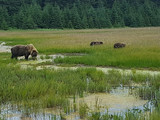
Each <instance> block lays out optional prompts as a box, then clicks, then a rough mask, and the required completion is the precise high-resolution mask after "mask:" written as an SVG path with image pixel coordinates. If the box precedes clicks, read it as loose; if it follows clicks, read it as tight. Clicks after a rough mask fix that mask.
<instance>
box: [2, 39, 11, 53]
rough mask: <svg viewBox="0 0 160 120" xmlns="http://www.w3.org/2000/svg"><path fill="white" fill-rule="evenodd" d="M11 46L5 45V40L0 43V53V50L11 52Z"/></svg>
mask: <svg viewBox="0 0 160 120" xmlns="http://www.w3.org/2000/svg"><path fill="white" fill-rule="evenodd" d="M10 49H11V46H7V45H6V43H5V42H2V43H1V44H0V53H1V52H11V50H10Z"/></svg>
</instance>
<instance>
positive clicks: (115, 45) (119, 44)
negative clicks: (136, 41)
mask: <svg viewBox="0 0 160 120" xmlns="http://www.w3.org/2000/svg"><path fill="white" fill-rule="evenodd" d="M125 46H126V44H124V43H115V44H114V48H123V47H125Z"/></svg>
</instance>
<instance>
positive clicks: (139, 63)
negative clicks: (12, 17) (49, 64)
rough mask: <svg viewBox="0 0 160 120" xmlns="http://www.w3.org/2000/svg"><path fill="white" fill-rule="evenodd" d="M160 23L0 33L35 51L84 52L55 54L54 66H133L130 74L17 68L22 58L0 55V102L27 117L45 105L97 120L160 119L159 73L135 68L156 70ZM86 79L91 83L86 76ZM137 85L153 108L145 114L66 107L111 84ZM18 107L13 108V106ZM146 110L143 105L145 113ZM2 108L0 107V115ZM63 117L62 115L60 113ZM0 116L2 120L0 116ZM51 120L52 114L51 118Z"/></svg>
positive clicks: (106, 90) (104, 90)
mask: <svg viewBox="0 0 160 120" xmlns="http://www.w3.org/2000/svg"><path fill="white" fill-rule="evenodd" d="M159 33H160V27H153V28H122V29H93V30H24V31H23V30H13V31H0V43H1V42H6V43H7V45H11V46H12V45H17V44H29V43H32V44H34V46H35V47H36V48H37V49H38V51H39V54H46V55H50V54H55V53H84V54H85V55H84V56H72V57H71V56H69V57H65V58H57V59H56V60H55V61H56V64H59V63H61V64H62V65H65V64H66V65H68V64H71V65H76V64H78V65H79V64H83V65H87V66H88V65H89V66H103V67H118V68H131V69H133V68H134V70H133V74H132V75H127V74H121V73H120V72H118V71H115V70H112V71H110V72H109V73H108V74H104V73H103V72H102V71H97V70H96V69H95V68H79V69H77V70H54V69H43V70H36V69H34V68H33V69H30V68H28V69H21V68H20V66H15V64H16V63H19V62H21V61H23V60H21V61H19V60H14V59H13V60H12V59H10V56H11V54H10V53H0V106H4V105H10V104H11V106H12V107H13V108H12V109H14V108H17V109H18V110H21V112H23V113H24V114H25V115H28V114H31V113H39V112H41V111H40V110H42V109H46V108H60V110H61V111H63V112H64V113H66V114H68V113H69V111H74V112H78V114H79V115H80V117H81V118H85V119H90V120H98V119H104V120H105V119H110V120H112V119H114V120H123V119H126V120H135V119H140V120H142V119H153V120H156V119H158V118H159V112H160V102H159V101H160V91H159V88H160V75H157V76H151V75H148V74H146V75H142V74H138V73H136V72H135V71H136V69H152V70H159V68H160V53H159V51H160V47H159V45H160V34H159ZM92 41H102V42H104V44H103V45H99V46H92V47H91V46H90V42H92ZM116 42H123V43H125V44H126V47H125V48H122V49H114V48H113V44H114V43H116ZM88 79H89V83H87V80H88ZM133 84H136V85H140V86H141V87H140V88H138V90H137V91H136V92H135V94H136V96H137V97H140V98H141V99H142V100H149V101H152V102H153V104H154V105H155V106H154V110H153V111H152V113H151V114H149V113H148V114H147V113H146V114H147V115H148V117H147V118H146V117H145V115H143V114H142V113H143V112H144V111H138V110H137V112H132V111H128V112H126V113H125V115H116V114H115V115H113V116H111V115H109V114H107V113H106V114H105V115H100V111H98V107H97V111H92V112H91V111H90V114H91V115H90V116H87V112H88V108H87V106H86V105H81V106H80V107H79V108H78V107H77V106H76V104H74V103H73V104H74V105H73V106H72V107H71V105H70V99H72V100H73V101H74V102H75V101H76V97H77V96H78V97H80V98H81V97H84V96H85V94H86V93H90V94H91V93H109V92H110V91H111V89H112V88H113V87H118V86H120V85H122V86H129V87H132V85H133ZM15 106H16V107H15ZM147 111H150V109H149V110H148V108H146V112H147ZM1 112H2V109H1V110H0V115H1ZM60 117H61V119H62V118H63V117H65V115H63V114H60ZM0 119H5V118H3V117H1V116H0ZM54 119H55V118H54Z"/></svg>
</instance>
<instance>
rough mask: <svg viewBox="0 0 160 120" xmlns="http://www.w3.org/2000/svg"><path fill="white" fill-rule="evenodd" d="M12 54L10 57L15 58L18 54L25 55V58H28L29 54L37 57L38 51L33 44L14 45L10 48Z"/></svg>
mask: <svg viewBox="0 0 160 120" xmlns="http://www.w3.org/2000/svg"><path fill="white" fill-rule="evenodd" d="M11 53H12V56H11V58H16V59H17V57H19V56H25V59H26V60H28V57H29V55H31V56H32V57H37V54H38V51H37V49H36V48H35V47H34V45H32V44H29V45H16V46H14V47H12V48H11Z"/></svg>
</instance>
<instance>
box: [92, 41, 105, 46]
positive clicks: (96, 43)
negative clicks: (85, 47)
mask: <svg viewBox="0 0 160 120" xmlns="http://www.w3.org/2000/svg"><path fill="white" fill-rule="evenodd" d="M101 44H103V42H91V43H90V46H93V45H101Z"/></svg>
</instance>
